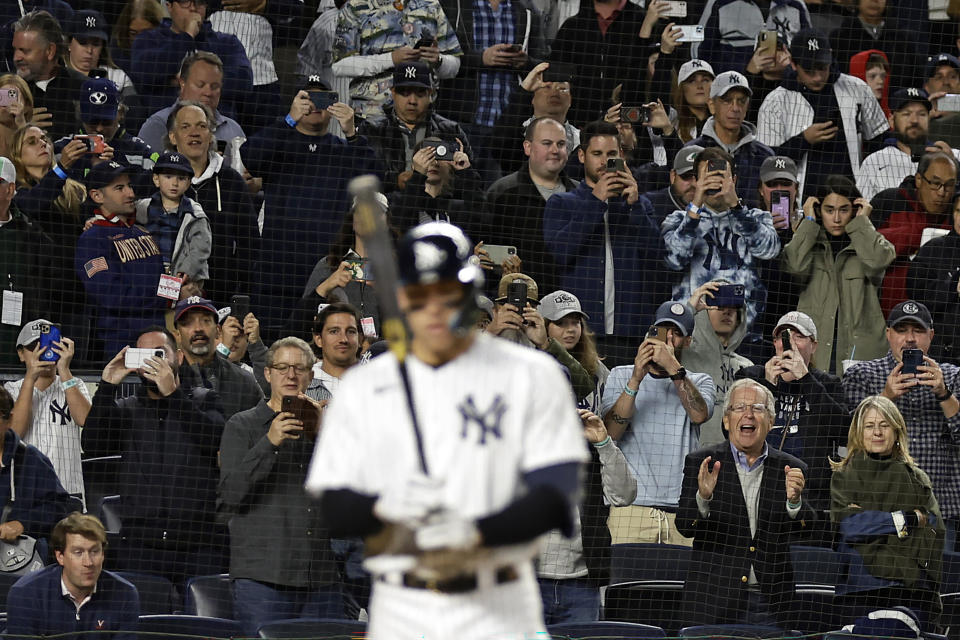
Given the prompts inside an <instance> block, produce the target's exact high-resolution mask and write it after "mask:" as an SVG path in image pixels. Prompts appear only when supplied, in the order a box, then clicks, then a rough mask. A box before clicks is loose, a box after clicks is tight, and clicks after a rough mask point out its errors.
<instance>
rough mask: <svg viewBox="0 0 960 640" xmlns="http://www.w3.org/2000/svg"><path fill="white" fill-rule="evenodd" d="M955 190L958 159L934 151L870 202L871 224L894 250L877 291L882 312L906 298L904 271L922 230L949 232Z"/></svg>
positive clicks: (921, 238)
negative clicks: (895, 253)
mask: <svg viewBox="0 0 960 640" xmlns="http://www.w3.org/2000/svg"><path fill="white" fill-rule="evenodd" d="M956 190H957V162H956V160H955V159H954V157H953V155H952V154H946V153H943V152H942V151H937V152H935V153H928V154H925V155H924V156H923V157H921V158H920V162H919V163H917V172H916V174H914V175H910V176H907V177H906V178H905V179H904V180H903V182H902V183H900V186H899V187H896V188H893V189H885V190H883V191H881V192H880V193H878V194H877V195H876V196H874V198H873V200H872V201H871V202H870V204H872V205H873V214H872V216H871V221H872V222H873V225H874V226H875V227H876V229H877V231H879V232H880V233H881V234H882V235H883V237H885V238H886V239H887V240H889V241H890V242H891V243H892V244H893V247H894V249H896V251H897V257H896V259H895V260H894V261H893V263H892V264H891V265H890V266H889V267H887V272H886V274H885V275H884V277H883V287H882V288H881V290H880V307H881V308H882V309H883V312H884V313H889V312H890V309H892V308H893V306H894V305H895V304H897V303H898V302H900V301H901V300H904V299H905V298H906V297H907V271H908V270H909V268H910V260H911V258H913V256H914V254H916V252H917V251H918V250H919V249H920V247H921V245H922V244H923V232H924V229H927V228H929V227H932V228H935V229H943V230H945V231H949V230H950V228H951V227H952V225H953V220H952V217H951V215H950V214H951V207H952V204H953V199H954V197H955V196H956Z"/></svg>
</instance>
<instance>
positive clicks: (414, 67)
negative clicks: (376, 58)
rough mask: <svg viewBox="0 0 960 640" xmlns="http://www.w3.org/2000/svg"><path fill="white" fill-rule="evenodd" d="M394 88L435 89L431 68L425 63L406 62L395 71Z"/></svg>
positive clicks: (395, 68)
mask: <svg viewBox="0 0 960 640" xmlns="http://www.w3.org/2000/svg"><path fill="white" fill-rule="evenodd" d="M393 86H394V87H424V88H426V89H433V77H432V76H431V73H430V67H428V66H427V65H426V64H425V63H423V62H404V63H403V64H400V65H397V66H396V67H394V69H393Z"/></svg>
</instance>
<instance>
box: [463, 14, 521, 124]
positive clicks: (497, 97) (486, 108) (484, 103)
mask: <svg viewBox="0 0 960 640" xmlns="http://www.w3.org/2000/svg"><path fill="white" fill-rule="evenodd" d="M515 27H516V25H514V24H513V7H512V6H511V5H510V0H504V1H503V2H501V3H500V5H499V6H498V7H497V10H496V11H494V10H493V9H492V8H491V7H490V3H489V2H487V0H474V2H473V41H474V42H475V43H476V48H477V51H484V50H486V49H488V48H489V47H492V46H493V45H495V44H512V43H514V42H515V40H514V38H515V32H516V28H515ZM477 75H478V78H479V81H480V91H479V94H478V98H479V101H478V102H479V103H478V104H477V115H476V117H475V118H474V121H475V122H476V124H479V125H483V126H485V127H492V126H494V125H495V124H496V123H497V120H498V119H499V118H500V114H501V113H502V112H503V110H504V109H505V108H506V107H507V103H508V102H509V101H510V91H511V89H512V88H513V84H514V83H515V82H516V81H515V80H513V78H514V76H515V75H516V72H515V71H511V70H507V69H504V70H497V71H481V72H480V73H478V74H477Z"/></svg>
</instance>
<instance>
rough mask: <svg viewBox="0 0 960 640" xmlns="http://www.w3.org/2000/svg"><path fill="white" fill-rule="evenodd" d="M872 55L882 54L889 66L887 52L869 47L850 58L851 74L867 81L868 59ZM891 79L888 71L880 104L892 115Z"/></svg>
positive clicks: (887, 113) (886, 112)
mask: <svg viewBox="0 0 960 640" xmlns="http://www.w3.org/2000/svg"><path fill="white" fill-rule="evenodd" d="M872 55H878V56H880V57H881V58H883V59H884V60H886V61H887V66H889V63H890V61H889V59H888V58H887V54H885V53H884V52H883V51H880V49H867V50H866V51H861V52H860V53H858V54H857V55H855V56H853V57H852V58H850V75H852V76H853V77H855V78H860V79H861V80H863V81H864V82H866V81H867V60H869V59H870V56H872ZM890 80H891V74H890V73H887V75H886V77H885V78H884V79H883V90H882V92H881V97H880V106H881V107H882V108H883V113H884V114H885V115H888V116H889V115H890Z"/></svg>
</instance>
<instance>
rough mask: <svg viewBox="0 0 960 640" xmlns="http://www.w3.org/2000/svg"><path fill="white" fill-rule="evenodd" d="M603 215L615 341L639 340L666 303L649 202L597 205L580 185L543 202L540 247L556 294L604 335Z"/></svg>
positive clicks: (660, 248)
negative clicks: (571, 298)
mask: <svg viewBox="0 0 960 640" xmlns="http://www.w3.org/2000/svg"><path fill="white" fill-rule="evenodd" d="M605 212H608V216H607V217H608V225H609V229H610V241H611V244H612V245H613V263H614V290H615V295H616V298H615V305H614V307H615V313H614V335H618V336H640V335H643V334H644V333H645V332H646V329H647V326H648V325H649V324H650V323H651V322H652V321H653V316H654V314H655V313H656V310H657V306H658V305H659V304H660V303H661V302H663V301H664V300H666V299H667V298H668V297H669V295H668V291H667V289H666V286H665V285H666V274H665V273H664V269H663V266H662V265H663V263H662V260H663V243H662V242H661V241H660V232H659V230H658V228H657V223H656V220H655V219H654V211H653V207H652V206H651V205H650V201H649V200H647V199H646V198H644V197H643V196H641V197H640V199H639V200H637V202H636V203H634V204H633V205H628V204H627V203H626V201H625V200H624V199H623V198H612V199H611V200H609V201H608V202H602V201H601V200H598V199H597V198H596V196H594V195H593V189H592V188H591V187H589V186H587V183H586V182H581V183H580V184H579V185H577V188H576V189H574V190H573V191H568V192H567V193H560V194H557V195H555V196H553V197H551V198H550V199H549V200H548V201H547V205H546V208H545V209H544V212H543V232H544V241H545V242H546V245H547V248H548V249H549V250H550V251H551V252H552V253H553V256H554V259H555V260H556V264H557V276H558V279H559V282H560V288H561V289H563V290H564V291H569V292H570V293H572V294H573V295H575V296H577V298H579V299H580V304H581V306H582V307H583V311H584V313H586V314H587V315H589V316H590V320H589V323H590V328H591V329H593V330H594V331H595V332H596V333H598V334H600V335H604V334H605V333H606V332H605V331H604V314H603V282H604V264H605V258H604V256H605V245H604V224H603V218H604V213H605Z"/></svg>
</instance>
